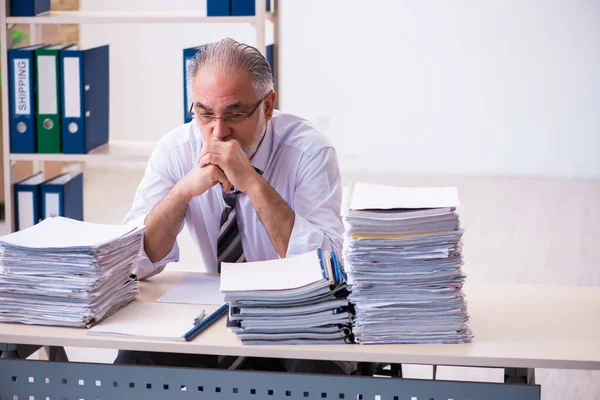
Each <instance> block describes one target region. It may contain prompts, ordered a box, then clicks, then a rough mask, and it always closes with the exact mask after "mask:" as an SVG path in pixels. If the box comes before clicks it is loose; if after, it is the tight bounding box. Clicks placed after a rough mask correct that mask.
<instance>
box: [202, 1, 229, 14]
mask: <svg viewBox="0 0 600 400" xmlns="http://www.w3.org/2000/svg"><path fill="white" fill-rule="evenodd" d="M206 15H207V16H209V17H223V16H229V15H231V0H207V1H206Z"/></svg>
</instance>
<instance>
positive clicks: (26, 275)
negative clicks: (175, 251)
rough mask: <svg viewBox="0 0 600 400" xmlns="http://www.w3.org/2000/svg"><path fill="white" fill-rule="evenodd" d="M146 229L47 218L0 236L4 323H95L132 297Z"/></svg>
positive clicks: (0, 318)
mask: <svg viewBox="0 0 600 400" xmlns="http://www.w3.org/2000/svg"><path fill="white" fill-rule="evenodd" d="M144 230H145V228H144V227H143V226H141V227H132V226H125V225H100V224H92V223H88V222H81V221H76V220H72V219H68V218H62V217H57V218H48V219H45V220H43V221H42V222H40V223H39V224H37V225H34V226H33V227H31V228H28V229H25V230H22V231H19V232H15V233H12V234H10V235H7V236H3V237H1V238H0V249H1V254H0V322H21V323H26V324H42V325H64V326H74V327H90V326H92V325H94V324H95V323H97V322H99V321H101V320H102V319H103V318H105V317H106V316H108V315H110V314H111V313H113V312H114V311H116V310H117V309H119V308H121V307H122V306H124V305H125V304H127V303H129V302H130V301H132V300H133V299H134V298H135V296H136V294H137V293H138V291H139V289H138V285H137V281H136V280H135V279H132V278H130V274H131V269H132V266H133V263H134V262H135V261H136V260H137V259H138V258H139V257H140V254H141V250H142V246H143V234H144Z"/></svg>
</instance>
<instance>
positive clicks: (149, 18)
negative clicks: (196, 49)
mask: <svg viewBox="0 0 600 400" xmlns="http://www.w3.org/2000/svg"><path fill="white" fill-rule="evenodd" d="M266 18H267V19H270V20H273V13H272V12H268V13H266ZM6 22H7V23H8V24H120V23H140V24H149V23H165V24H174V23H207V22H208V23H223V22H230V23H255V22H256V17H255V16H248V17H238V16H224V17H207V16H206V15H205V14H204V13H199V12H181V11H178V12H169V11H143V12H133V11H132V12H121V11H114V12H105V11H103V12H100V11H49V12H46V13H44V14H39V15H37V16H35V17H7V18H6Z"/></svg>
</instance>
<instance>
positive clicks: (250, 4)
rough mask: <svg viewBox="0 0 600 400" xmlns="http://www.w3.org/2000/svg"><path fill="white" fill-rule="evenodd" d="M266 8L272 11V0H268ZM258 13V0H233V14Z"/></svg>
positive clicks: (248, 14) (246, 14) (247, 14)
mask: <svg viewBox="0 0 600 400" xmlns="http://www.w3.org/2000/svg"><path fill="white" fill-rule="evenodd" d="M266 3H267V4H266V10H267V11H271V0H267V2H266ZM255 14H256V0H231V15H236V16H250V15H255Z"/></svg>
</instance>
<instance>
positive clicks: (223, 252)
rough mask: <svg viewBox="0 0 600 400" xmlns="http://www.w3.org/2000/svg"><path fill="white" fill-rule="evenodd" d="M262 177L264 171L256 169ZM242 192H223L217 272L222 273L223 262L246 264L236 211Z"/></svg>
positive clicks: (235, 190)
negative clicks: (236, 199) (236, 200)
mask: <svg viewBox="0 0 600 400" xmlns="http://www.w3.org/2000/svg"><path fill="white" fill-rule="evenodd" d="M254 170H255V171H256V172H258V173H259V174H260V175H261V176H262V174H263V171H261V170H260V169H258V168H256V167H254ZM240 193H242V192H240V191H239V190H237V189H235V188H234V190H233V192H230V193H225V192H223V200H225V209H224V210H223V213H222V214H221V225H220V228H219V238H218V240H217V270H218V272H219V273H221V263H222V262H232V263H238V262H246V257H244V249H243V247H242V236H241V235H240V230H239V228H238V224H237V212H236V211H235V198H236V197H237V196H238V195H239V194H240Z"/></svg>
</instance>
